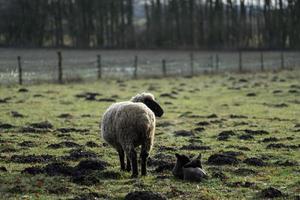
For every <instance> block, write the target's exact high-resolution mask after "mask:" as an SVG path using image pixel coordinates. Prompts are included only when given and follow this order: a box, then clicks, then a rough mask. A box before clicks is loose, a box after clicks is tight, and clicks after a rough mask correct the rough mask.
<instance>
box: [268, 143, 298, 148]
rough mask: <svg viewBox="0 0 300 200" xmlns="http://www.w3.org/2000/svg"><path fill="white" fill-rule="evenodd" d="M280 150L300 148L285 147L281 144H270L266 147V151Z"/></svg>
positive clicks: (294, 146)
mask: <svg viewBox="0 0 300 200" xmlns="http://www.w3.org/2000/svg"><path fill="white" fill-rule="evenodd" d="M281 148H286V149H297V148H300V145H286V144H283V143H271V144H269V145H268V146H267V149H281Z"/></svg>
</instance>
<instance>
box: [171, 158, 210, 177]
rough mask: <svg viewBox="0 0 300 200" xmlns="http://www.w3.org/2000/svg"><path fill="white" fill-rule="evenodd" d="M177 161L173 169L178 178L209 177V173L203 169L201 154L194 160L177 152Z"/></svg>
mask: <svg viewBox="0 0 300 200" xmlns="http://www.w3.org/2000/svg"><path fill="white" fill-rule="evenodd" d="M175 156H176V158H177V161H176V164H175V166H174V168H173V170H172V173H173V175H174V176H175V177H176V178H179V179H183V180H185V181H202V180H203V179H205V178H207V177H208V176H207V173H206V172H205V171H204V170H203V169H202V164H201V154H199V155H198V156H197V157H195V158H193V159H192V160H190V159H189V157H187V156H186V155H180V154H175Z"/></svg>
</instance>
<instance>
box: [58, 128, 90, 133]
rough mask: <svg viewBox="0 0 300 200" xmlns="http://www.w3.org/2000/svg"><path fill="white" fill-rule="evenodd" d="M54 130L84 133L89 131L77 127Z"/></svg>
mask: <svg viewBox="0 0 300 200" xmlns="http://www.w3.org/2000/svg"><path fill="white" fill-rule="evenodd" d="M56 131H58V132H60V133H70V132H75V133H86V132H89V130H88V129H77V128H58V129H56Z"/></svg>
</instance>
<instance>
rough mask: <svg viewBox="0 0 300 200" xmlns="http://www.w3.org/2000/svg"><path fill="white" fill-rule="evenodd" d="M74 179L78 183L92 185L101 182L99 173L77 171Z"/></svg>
mask: <svg viewBox="0 0 300 200" xmlns="http://www.w3.org/2000/svg"><path fill="white" fill-rule="evenodd" d="M72 181H73V182H74V183H76V184H80V185H87V186H91V185H97V184H99V183H100V182H101V178H100V177H99V176H98V175H97V174H93V173H88V174H85V173H83V174H81V173H77V174H76V175H74V176H73V177H72Z"/></svg>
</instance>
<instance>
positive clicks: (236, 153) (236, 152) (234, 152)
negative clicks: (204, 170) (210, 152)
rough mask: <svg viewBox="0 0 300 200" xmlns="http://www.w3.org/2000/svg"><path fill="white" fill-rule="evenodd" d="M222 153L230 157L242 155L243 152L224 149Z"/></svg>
mask: <svg viewBox="0 0 300 200" xmlns="http://www.w3.org/2000/svg"><path fill="white" fill-rule="evenodd" d="M222 154H223V155H226V156H232V157H237V156H242V155H244V153H243V152H240V151H224V152H222Z"/></svg>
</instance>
